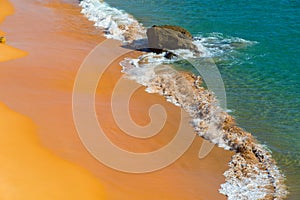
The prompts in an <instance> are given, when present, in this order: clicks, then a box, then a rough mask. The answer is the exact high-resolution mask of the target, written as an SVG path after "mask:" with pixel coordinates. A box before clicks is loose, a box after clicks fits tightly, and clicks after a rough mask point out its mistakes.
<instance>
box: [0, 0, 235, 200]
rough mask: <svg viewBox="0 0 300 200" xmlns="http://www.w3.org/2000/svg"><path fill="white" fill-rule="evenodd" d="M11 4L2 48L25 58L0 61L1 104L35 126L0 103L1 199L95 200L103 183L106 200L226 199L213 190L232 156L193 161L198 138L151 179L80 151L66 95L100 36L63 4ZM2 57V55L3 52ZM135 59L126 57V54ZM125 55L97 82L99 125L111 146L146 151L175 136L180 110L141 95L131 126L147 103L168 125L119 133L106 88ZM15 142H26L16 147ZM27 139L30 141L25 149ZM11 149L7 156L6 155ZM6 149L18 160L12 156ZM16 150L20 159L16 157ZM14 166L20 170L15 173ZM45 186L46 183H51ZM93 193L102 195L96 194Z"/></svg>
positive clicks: (216, 154) (218, 152)
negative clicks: (140, 134) (147, 132)
mask: <svg viewBox="0 0 300 200" xmlns="http://www.w3.org/2000/svg"><path fill="white" fill-rule="evenodd" d="M0 2H1V3H2V2H3V1H1V0H0ZM11 2H12V3H13V5H14V6H15V14H14V15H12V16H10V17H8V18H6V19H5V21H4V22H3V24H1V26H0V28H1V29H3V30H5V31H6V35H7V36H9V41H8V44H10V43H12V44H13V46H15V47H17V48H20V49H22V50H25V51H26V52H28V53H29V54H28V56H26V57H23V58H20V59H17V60H11V61H7V62H2V63H0V102H4V103H5V104H6V105H8V106H9V107H10V108H11V109H13V110H15V111H17V112H19V113H22V114H24V115H26V116H27V117H29V118H30V119H31V120H32V121H33V122H34V123H35V126H34V125H33V124H32V122H31V120H28V119H27V118H25V117H21V116H20V115H19V114H16V113H14V112H12V111H10V110H8V108H6V107H4V106H3V105H2V104H1V106H0V108H1V110H0V121H1V129H0V131H1V133H0V134H1V135H4V136H3V137H4V139H5V140H7V141H10V144H12V143H13V144H14V147H13V148H12V147H9V146H6V145H4V144H7V145H9V143H8V142H7V143H6V142H4V144H3V145H2V147H1V149H2V150H1V156H2V155H5V160H4V159H3V160H1V159H0V163H1V164H0V165H1V167H2V166H6V165H7V166H14V167H8V168H6V170H0V173H4V174H6V175H8V176H9V177H10V182H7V180H3V182H1V183H0V186H1V188H0V191H1V192H0V195H2V196H3V199H5V197H6V196H5V195H9V194H20V195H21V196H22V197H23V198H24V199H33V198H31V196H32V195H34V194H35V193H36V190H40V191H43V193H44V196H43V197H40V198H38V199H47V198H48V197H51V195H57V196H61V197H62V196H63V195H65V193H68V194H69V193H74V195H75V194H78V197H82V196H80V195H84V194H86V195H91V196H90V197H87V198H85V199H93V198H92V197H95V198H96V197H98V199H101V198H99V196H97V195H100V196H101V195H102V185H103V187H104V190H105V193H106V194H107V198H105V199H109V200H120V199H122V200H127V199H128V200H135V199H136V200H137V199H139V200H140V199H144V200H148V199H149V200H153V199H172V200H176V199H178V200H179V199H180V200H182V199H185V200H188V199H191V200H192V199H195V200H196V199H197V200H201V199H217V200H219V199H226V197H224V196H222V195H220V194H219V193H218V189H219V187H220V184H221V183H223V182H224V181H225V180H224V177H223V175H222V173H223V172H224V171H225V170H226V169H227V168H228V167H227V163H228V162H229V160H230V157H231V155H232V153H230V152H227V151H224V150H223V149H220V148H214V150H213V151H212V152H211V153H210V154H209V155H208V156H207V157H206V158H204V159H201V160H199V159H198V157H197V155H198V152H199V149H200V147H201V143H202V139H200V138H196V140H195V141H194V143H193V145H192V146H191V148H190V149H189V150H188V151H187V152H186V153H185V154H184V155H183V156H182V157H181V158H180V159H179V160H178V161H176V162H175V163H174V164H172V165H171V166H169V167H167V168H165V169H162V170H160V171H157V172H154V173H148V174H140V175H138V174H127V173H122V172H119V171H115V170H113V169H110V168H108V167H106V166H104V165H103V164H101V163H100V162H98V161H97V160H96V159H94V158H93V157H92V156H91V155H90V154H89V153H88V152H87V151H86V149H85V148H84V146H83V145H82V143H81V141H80V140H79V137H78V134H77V132H76V130H75V126H74V123H73V118H72V89H73V83H74V80H75V76H76V72H77V70H78V69H79V67H80V64H81V62H82V61H83V59H84V58H85V56H86V55H87V54H88V53H89V52H90V51H91V50H92V49H93V47H94V46H96V45H97V44H98V43H99V42H101V41H102V40H103V39H104V38H103V37H99V34H100V32H99V31H97V30H95V29H94V27H93V26H92V24H91V23H90V22H88V21H87V20H86V19H85V18H84V17H83V16H81V15H80V13H79V11H80V9H79V8H78V7H77V6H73V5H70V4H64V3H62V2H63V1H62V2H61V1H46V3H43V4H41V3H37V1H34V0H30V1H26V2H24V1H22V0H12V1H11ZM47 2H50V3H47ZM67 2H68V1H67ZM69 2H70V1H69ZM75 4H76V2H75V1H74V5H75ZM1 8H2V4H1ZM24 24H26V26H24ZM0 52H1V54H2V50H1V49H0ZM3 52H4V51H3ZM110 53H112V54H113V53H114V52H110ZM137 55H138V53H136V52H132V53H129V54H128V55H127V56H137ZM123 57H124V56H123ZM123 57H122V58H119V59H117V60H115V61H114V62H113V63H112V64H111V65H110V67H109V69H108V71H107V73H106V76H104V77H103V79H101V82H100V86H99V87H98V91H97V95H96V102H97V104H96V111H97V114H98V119H99V121H100V123H101V125H102V127H104V130H105V132H106V133H108V134H109V135H108V137H109V138H111V139H112V141H114V143H115V144H117V145H119V146H120V147H122V148H124V149H127V150H132V151H139V152H141V151H142V152H147V151H149V150H153V149H156V148H159V147H161V146H163V145H164V144H166V142H167V141H169V140H170V139H171V138H172V137H173V136H174V135H173V134H172V133H174V132H176V130H177V126H178V125H177V122H178V120H179V119H178V114H179V108H177V107H175V106H173V105H171V104H170V103H167V102H165V100H164V99H163V98H162V97H160V96H158V95H151V94H148V93H146V92H144V91H143V90H140V91H138V92H137V93H136V94H135V96H134V98H133V100H132V101H131V111H132V112H131V114H132V117H133V118H134V119H136V122H137V123H140V124H146V123H147V122H148V121H149V118H148V108H149V106H150V105H152V104H153V103H158V104H162V105H164V107H165V108H166V110H167V113H168V121H167V123H166V126H165V127H164V129H163V130H162V131H161V132H160V134H159V135H158V136H155V137H153V138H151V139H149V140H147V141H146V140H138V139H133V138H130V137H128V136H126V135H125V134H123V133H122V131H121V130H120V129H119V128H118V127H117V126H116V124H115V122H114V120H113V117H112V114H111V108H110V99H111V91H112V88H113V87H114V84H115V82H116V81H117V80H118V79H119V77H120V76H121V75H122V74H121V73H120V70H121V68H120V66H119V64H118V63H119V61H121V60H122V59H123ZM99 59H101V55H99ZM104 114H105V115H104ZM8 115H10V116H11V122H9V123H13V124H14V126H13V127H11V126H9V127H7V125H6V124H7V123H8V121H7V122H6V117H5V116H8ZM5 127H6V128H5ZM26 127H29V130H28V129H27V130H26ZM34 127H36V128H34ZM10 128H11V129H12V130H10ZM3 129H4V131H3ZM8 131H9V132H11V133H10V134H9V133H7V132H8ZM190 134H193V133H192V132H191V133H190ZM20 138H24V140H23V139H22V140H21V141H20V140H19V139H20ZM39 140H40V141H39ZM3 141H4V140H3ZM25 141H28V142H26V144H24V142H25ZM27 143H28V144H27ZM31 143H33V144H32V145H31V147H30V148H26V151H24V145H25V146H26V145H30V144H31ZM10 146H11V145H10ZM9 148H12V150H11V151H7V150H8V149H9ZM47 149H48V150H47ZM12 151H13V152H16V154H17V155H16V154H14V155H12V154H11V152H12ZM50 151H51V153H50ZM18 152H22V153H25V154H26V156H20V155H19V154H18ZM53 154H55V155H53ZM27 157H28V158H30V162H29V161H27V160H28V159H27ZM64 160H65V161H64ZM22 162H24V164H23V163H22ZM16 163H18V164H16ZM70 163H74V164H70ZM19 166H25V167H22V168H17V167H19ZM83 168H84V169H83ZM28 170H29V171H28ZM33 172H37V173H33ZM46 172H47V173H46ZM90 173H91V174H93V177H92V176H91V174H90ZM23 174H26V177H25V175H24V178H23V177H22V176H23ZM1 176H2V175H1ZM20 177H21V178H20ZM17 178H19V179H17ZM95 179H97V180H98V181H97V182H96V181H95ZM44 180H50V181H49V185H48V182H43V181H44ZM56 182H57V184H55V183H56ZM31 183H32V184H31ZM38 183H40V184H41V185H39V184H38ZM28 185H29V186H30V187H29V186H28ZM7 186H9V187H7ZM81 186H82V189H81V190H80V189H79V188H80V187H81ZM97 188H99V191H100V192H99V191H96V190H97ZM1 199H2V198H1ZM6 199H21V198H17V197H15V198H7V197H6ZM52 199H59V198H54V197H53V198H52ZM65 199H76V198H73V197H72V198H65ZM78 199H79V198H78ZM81 199H83V198H81ZM103 199H104V198H103Z"/></svg>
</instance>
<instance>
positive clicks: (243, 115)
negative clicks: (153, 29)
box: [105, 0, 300, 200]
mask: <svg viewBox="0 0 300 200" xmlns="http://www.w3.org/2000/svg"><path fill="white" fill-rule="evenodd" d="M105 2H107V3H109V5H110V6H112V7H114V8H117V9H118V10H124V11H126V12H127V13H130V14H131V15H133V16H134V18H135V19H137V20H138V21H139V22H140V23H142V24H143V25H144V27H149V26H152V25H154V24H156V25H164V24H172V25H180V26H183V27H184V28H186V29H188V30H189V31H190V32H191V33H192V34H193V35H194V36H195V37H199V38H201V45H203V46H204V48H206V49H208V51H209V53H210V55H209V56H210V57H212V58H213V59H214V61H215V63H216V65H217V67H218V69H219V70H220V72H221V75H222V79H223V81H224V84H225V87H226V94H227V107H228V108H229V109H230V110H232V112H231V113H230V114H231V115H233V116H234V117H235V118H236V120H237V123H238V125H239V126H241V127H242V128H244V129H246V130H247V131H249V132H251V133H252V134H253V135H254V136H255V137H256V138H257V139H258V140H259V141H260V143H262V144H265V145H266V146H267V147H268V148H269V149H270V150H271V151H272V154H273V157H274V158H275V160H276V161H277V163H278V166H279V167H280V168H281V169H282V171H283V173H284V174H285V175H286V177H287V181H286V183H287V185H288V187H289V192H290V195H289V197H288V199H291V200H296V199H299V196H300V59H299V57H298V56H299V55H300V50H299V45H300V1H297V0H293V1H292V0H290V1H289V0H269V1H234V2H232V1H224V0H214V1H210V0H207V1H201V0H189V1H185V0H184V1H182V0H181V1H179V0H172V1H171V0H160V1H158V0H140V1H138V0H134V1H120V0H107V1H105ZM111 12H114V13H116V12H117V11H111ZM105 23H106V24H108V22H107V21H106V22H105ZM136 26H139V27H140V26H141V25H136ZM110 27H113V26H111V25H110ZM114 35H118V32H117V31H115V32H114ZM119 36H120V34H119V35H118V37H119ZM115 39H117V38H115Z"/></svg>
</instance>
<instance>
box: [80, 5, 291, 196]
mask: <svg viewBox="0 0 300 200" xmlns="http://www.w3.org/2000/svg"><path fill="white" fill-rule="evenodd" d="M80 6H81V7H82V13H83V14H84V15H85V16H86V17H87V18H88V19H89V20H91V21H93V22H95V26H96V27H98V28H101V29H103V31H104V34H105V36H106V37H107V38H111V39H116V40H120V41H122V42H123V44H126V45H128V44H134V45H133V46H135V47H137V46H138V47H139V48H142V47H144V48H145V47H146V46H145V45H146V44H147V40H146V29H145V28H144V27H143V25H142V24H141V23H139V22H138V21H137V20H136V19H135V18H134V17H133V16H131V15H130V14H128V13H126V12H125V11H121V10H118V9H116V8H113V7H110V6H109V5H108V4H107V3H105V2H102V1H98V0H82V1H81V2H80ZM193 42H194V44H195V45H196V46H197V47H198V49H199V51H200V52H201V58H203V57H207V58H214V57H219V56H221V55H222V54H230V53H231V52H234V51H236V50H237V49H240V48H246V47H248V46H251V45H253V44H255V43H256V42H252V41H247V40H244V39H241V38H235V37H226V36H224V35H223V34H220V33H211V34H209V35H207V36H202V35H197V36H196V37H194V41H193ZM136 44H138V45H136ZM173 53H175V54H176V55H178V56H177V57H174V58H172V59H171V60H170V59H167V58H165V57H166V55H165V54H166V52H163V53H161V54H155V53H145V54H143V55H142V56H140V57H139V58H137V59H133V58H127V59H126V60H124V61H122V62H121V63H120V64H121V66H122V67H123V70H122V72H123V73H125V74H126V75H127V77H128V78H129V79H131V80H134V81H136V82H138V83H139V84H142V85H144V86H146V91H147V92H149V93H158V94H160V95H162V96H164V97H165V98H166V100H167V101H169V102H171V103H173V104H175V105H176V106H179V107H181V108H182V109H184V110H185V111H186V112H187V113H189V115H190V118H191V120H190V123H191V125H192V126H193V128H194V130H195V132H196V133H197V134H198V135H199V136H201V137H203V138H205V139H206V140H209V141H210V142H212V143H214V144H216V145H218V146H219V147H222V148H224V149H226V150H231V151H234V152H236V154H235V155H234V156H233V157H232V160H231V161H230V163H229V169H228V170H227V171H226V172H225V173H224V176H225V177H226V182H225V183H224V184H222V185H221V188H220V193H222V194H224V195H226V196H227V197H228V199H229V200H236V199H251V200H254V199H277V200H280V199H284V198H285V197H286V195H287V190H286V188H285V185H284V179H285V177H284V175H283V174H282V173H281V172H280V170H279V169H278V167H277V166H276V163H275V161H274V159H273V158H272V156H271V153H270V152H269V150H267V149H266V148H264V146H262V145H260V144H259V143H258V142H257V141H256V140H255V138H254V137H253V136H252V135H251V134H250V133H248V132H246V131H244V130H243V129H241V128H239V127H238V126H237V125H236V123H235V120H234V118H233V117H231V116H230V115H229V114H228V113H227V112H226V111H224V110H223V109H222V108H221V107H220V105H219V102H218V100H217V99H216V97H215V95H214V93H213V92H212V91H209V90H207V89H206V88H205V87H203V83H202V78H201V77H200V76H198V75H195V74H191V73H188V72H182V71H178V70H175V69H174V66H173V64H175V63H176V62H177V61H179V60H184V59H190V58H195V55H194V54H193V52H191V51H189V50H175V51H173Z"/></svg>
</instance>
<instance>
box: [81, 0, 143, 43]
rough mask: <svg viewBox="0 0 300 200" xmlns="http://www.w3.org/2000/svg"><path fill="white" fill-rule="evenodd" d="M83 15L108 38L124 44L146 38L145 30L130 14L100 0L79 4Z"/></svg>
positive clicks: (87, 0) (84, 1) (84, 0)
mask: <svg viewBox="0 0 300 200" xmlns="http://www.w3.org/2000/svg"><path fill="white" fill-rule="evenodd" d="M79 5H80V6H81V7H82V10H81V13H83V14H84V15H85V16H86V17H87V18H88V19H89V20H90V21H93V22H95V24H94V25H95V26H96V27H98V28H101V29H103V30H104V33H105V36H106V37H107V38H111V39H115V40H120V41H122V42H124V43H127V42H132V41H133V40H138V39H142V38H145V35H146V34H145V29H144V27H143V25H142V24H140V23H139V22H138V21H137V20H136V19H134V17H132V16H131V15H130V14H128V13H126V12H124V11H122V10H118V9H116V8H113V7H111V6H110V5H108V4H107V3H105V2H103V1H99V0H83V1H81V2H80V4H79Z"/></svg>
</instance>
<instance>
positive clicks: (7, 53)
mask: <svg viewBox="0 0 300 200" xmlns="http://www.w3.org/2000/svg"><path fill="white" fill-rule="evenodd" d="M0 5H1V7H0V23H1V22H2V21H4V19H5V18H6V17H7V16H9V15H12V14H13V13H14V8H13V6H12V5H11V4H10V3H9V1H7V0H0ZM3 36H5V32H3V31H2V30H1V29H0V37H3ZM0 52H1V53H0V62H4V61H8V60H11V59H17V58H21V57H23V56H26V55H27V52H25V51H22V50H20V49H17V48H15V47H12V46H8V45H5V44H1V43H0Z"/></svg>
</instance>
